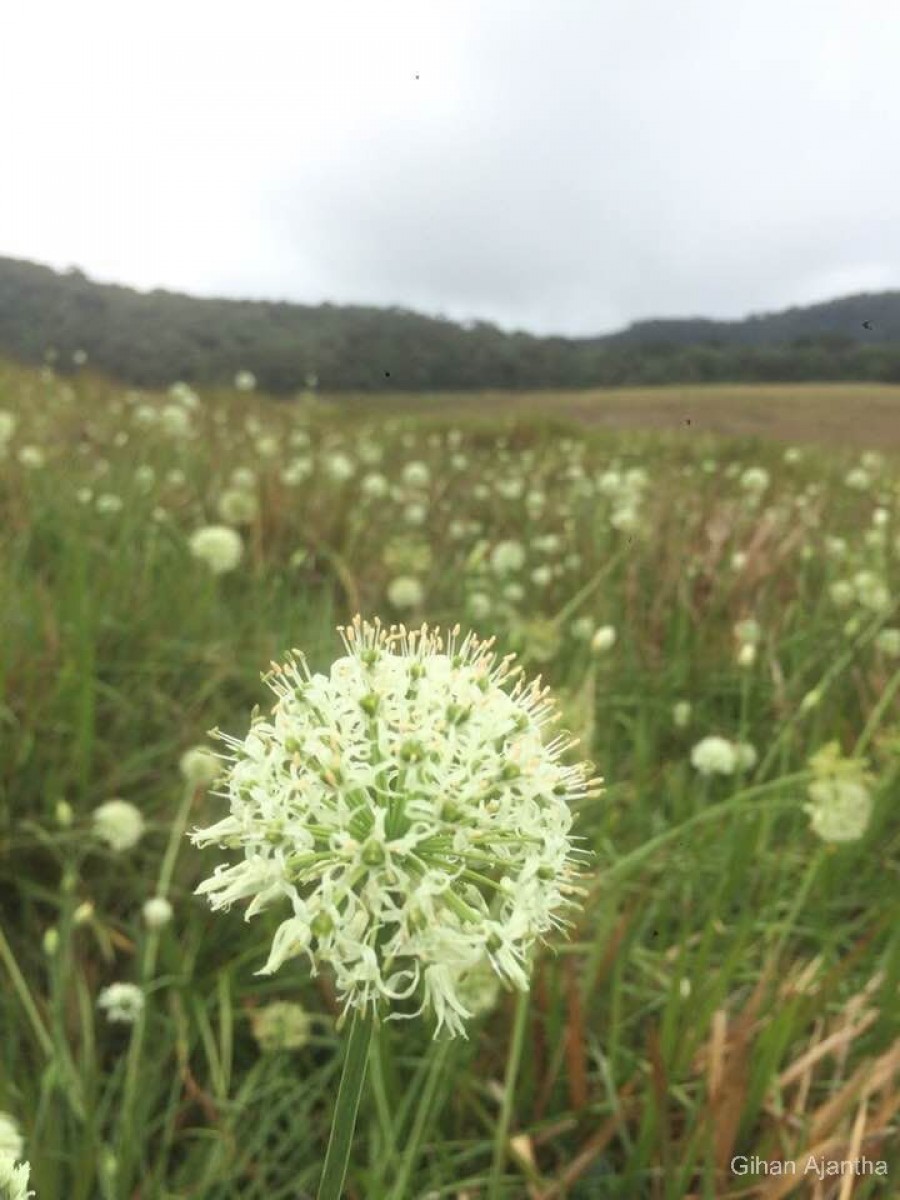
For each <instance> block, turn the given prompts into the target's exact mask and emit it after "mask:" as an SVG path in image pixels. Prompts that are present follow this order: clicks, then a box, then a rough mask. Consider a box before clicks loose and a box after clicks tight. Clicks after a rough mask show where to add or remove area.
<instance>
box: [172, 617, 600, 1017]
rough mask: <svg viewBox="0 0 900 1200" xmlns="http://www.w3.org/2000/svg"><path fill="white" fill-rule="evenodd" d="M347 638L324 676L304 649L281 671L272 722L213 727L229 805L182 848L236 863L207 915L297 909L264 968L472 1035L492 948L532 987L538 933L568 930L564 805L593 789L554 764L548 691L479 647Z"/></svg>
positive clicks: (358, 631) (367, 635)
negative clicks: (481, 968)
mask: <svg viewBox="0 0 900 1200" xmlns="http://www.w3.org/2000/svg"><path fill="white" fill-rule="evenodd" d="M340 632H341V636H342V638H343V641H344V645H345V648H346V654H345V655H344V656H343V657H341V658H339V659H338V660H337V661H336V662H335V663H334V664H333V665H332V667H331V670H330V673H329V674H328V675H321V674H316V675H311V674H310V673H309V671H308V669H307V668H306V666H305V663H304V662H303V659H302V657H301V656H299V655H297V656H295V657H291V658H290V659H289V660H288V662H287V663H286V664H285V665H284V666H277V665H274V666H273V670H272V672H271V674H269V675H268V676H267V677H266V682H267V683H268V684H269V686H270V687H271V689H272V691H273V692H274V693H275V695H276V696H277V703H276V704H275V706H274V708H273V709H272V713H271V716H270V718H269V719H266V718H264V717H262V716H260V715H255V717H254V719H253V721H252V724H251V728H250V731H249V733H248V734H247V736H246V738H244V739H243V740H240V739H237V738H233V737H229V736H226V735H223V734H219V737H220V738H221V740H222V741H224V742H225V744H226V745H227V746H228V747H229V749H230V752H231V753H230V760H231V762H230V767H229V769H228V771H227V774H226V776H225V779H224V791H223V793H222V794H223V796H224V797H225V798H227V799H228V801H229V803H230V813H229V815H228V816H226V817H225V818H224V820H221V821H219V822H218V823H217V824H215V825H213V826H211V827H210V828H208V829H196V830H194V831H193V832H192V833H191V835H190V836H191V840H192V841H193V842H194V844H195V845H197V846H206V845H218V846H223V847H228V848H231V849H236V850H240V851H242V857H241V858H240V860H239V861H238V862H236V863H234V864H233V865H230V866H228V865H224V864H223V865H220V866H218V867H217V868H216V870H215V872H214V873H213V875H212V876H211V877H210V878H209V879H206V880H205V881H204V882H203V883H201V884H200V886H199V888H198V889H197V890H198V892H199V893H201V894H203V895H207V896H208V897H209V900H210V904H211V906H212V907H213V908H214V909H220V908H228V907H229V906H230V905H231V904H232V903H233V902H234V901H236V900H242V899H245V898H250V899H251V903H250V905H249V908H248V909H247V914H246V915H247V917H248V918H249V917H251V916H254V915H255V914H256V913H259V912H260V911H262V910H263V909H265V908H267V907H268V906H270V905H272V904H274V903H275V902H277V901H284V900H287V901H288V902H289V903H290V906H291V909H292V915H291V916H290V917H288V918H287V920H285V921H283V922H282V924H281V925H280V926H279V928H278V929H277V931H276V933H275V936H274V940H273V943H272V946H271V950H270V953H269V956H268V959H267V961H266V963H265V964H264V966H263V967H262V969H261V971H260V972H259V973H260V974H271V973H273V972H274V971H277V970H278V969H279V968H280V967H281V966H282V964H283V963H284V962H285V961H287V960H288V959H290V958H293V957H295V956H297V955H300V954H305V955H307V956H308V958H309V962H310V965H311V968H312V971H313V973H316V972H317V971H318V970H319V968H320V967H321V966H325V965H327V966H329V967H330V968H331V969H332V970H333V971H334V976H335V980H336V984H337V990H338V994H339V996H340V997H341V999H342V1001H343V1004H344V1008H345V1011H346V1010H347V1009H351V1008H352V1009H355V1010H357V1011H361V1012H367V1011H372V1012H374V1011H376V1010H382V1009H384V1008H392V1011H391V1012H390V1013H389V1016H392V1017H401V1016H413V1015H417V1014H418V1013H420V1012H422V1011H423V1009H426V1008H427V1009H430V1010H431V1011H432V1012H433V1013H434V1015H435V1017H436V1019H437V1027H438V1029H440V1028H441V1026H446V1027H447V1029H448V1030H449V1032H450V1033H451V1034H458V1033H464V1032H465V1030H464V1021H465V1020H466V1018H468V1017H470V1016H471V1009H470V1008H468V1007H467V1006H466V1004H465V1001H464V1000H463V998H462V991H461V980H462V978H463V976H464V975H466V974H467V973H469V972H471V971H472V970H473V969H474V968H475V967H476V966H477V965H478V964H479V963H481V962H482V961H483V960H484V958H485V956H487V959H488V960H489V962H490V964H491V966H492V968H493V970H494V971H495V972H496V973H497V975H498V976H499V977H500V979H501V980H504V981H506V982H507V983H508V984H511V985H512V986H514V987H516V988H519V989H523V990H524V989H526V988H527V987H528V979H529V968H530V962H531V954H532V950H533V947H534V945H535V943H536V941H538V940H539V939H541V938H542V937H543V935H545V934H547V933H548V932H549V931H550V930H551V929H553V928H554V927H559V926H562V925H564V924H565V923H566V922H565V921H564V920H563V918H562V917H561V916H560V915H559V911H560V910H562V909H565V908H566V907H570V906H573V905H574V904H575V903H576V901H575V900H574V898H573V897H574V896H575V895H576V894H577V892H578V890H579V889H578V887H577V884H576V880H577V871H576V867H575V858H576V856H577V854H578V851H576V850H575V849H574V848H573V839H572V836H571V833H570V830H571V825H572V812H571V808H570V801H572V800H575V799H579V798H581V797H584V796H587V795H593V794H596V790H597V784H598V782H599V781H597V780H594V779H591V778H589V776H588V769H587V766H586V765H585V764H581V765H578V766H565V765H563V763H562V762H561V761H560V759H561V756H562V754H563V752H564V751H565V750H566V749H567V748H568V747H569V746H570V745H571V743H570V742H569V741H568V740H567V739H565V738H564V737H557V738H555V739H553V740H552V741H549V742H548V743H546V744H545V741H544V738H543V736H542V735H543V732H544V728H545V726H547V724H548V723H549V722H550V720H551V718H553V717H554V714H555V710H554V708H553V705H552V703H551V702H550V701H549V699H548V696H547V692H546V691H545V690H544V689H542V688H541V686H540V681H539V680H538V681H535V682H534V683H531V684H530V685H526V684H525V683H524V682H523V681H522V679H521V678H520V677H519V671H518V669H513V668H512V666H511V662H510V659H509V658H504V659H502V660H501V661H499V662H498V661H497V659H496V656H495V654H494V653H493V652H492V650H491V643H490V642H480V641H479V640H478V639H477V638H476V637H475V636H474V635H472V634H469V635H468V636H467V637H465V638H464V639H463V640H462V641H461V642H458V641H457V638H458V630H454V631H453V632H452V633H451V634H450V636H449V637H448V638H447V639H446V641H445V640H444V639H443V638H442V637H441V636H440V634H439V632H438V631H437V630H429V629H428V628H427V627H426V626H423V627H422V629H421V630H419V631H417V632H407V631H406V630H405V629H404V628H403V627H402V626H401V627H399V628H397V627H391V629H390V630H386V629H384V628H383V627H382V626H381V624H380V623H379V622H377V621H376V622H375V624H374V625H370V624H368V623H363V622H361V621H360V619H359V618H356V620H355V621H354V623H353V624H352V625H351V626H350V627H348V628H345V629H342V630H341V631H340ZM403 1001H409V1005H407V1006H406V1011H399V1010H398V1008H397V1004H398V1002H400V1003H402V1002H403ZM416 1002H417V1003H418V1007H417V1008H415V1011H414V1012H410V1011H408V1009H409V1007H410V1006H411V1005H414V1004H415V1003H416Z"/></svg>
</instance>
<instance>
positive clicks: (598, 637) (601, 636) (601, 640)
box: [591, 625, 616, 654]
mask: <svg viewBox="0 0 900 1200" xmlns="http://www.w3.org/2000/svg"><path fill="white" fill-rule="evenodd" d="M615 644H616V631H615V628H614V627H613V626H612V625H601V626H600V628H599V629H598V630H597V631H596V632H595V633H594V636H593V637H592V638H591V649H592V650H593V652H594V653H595V654H605V653H606V651H607V650H611V649H612V648H613V646H614V645H615Z"/></svg>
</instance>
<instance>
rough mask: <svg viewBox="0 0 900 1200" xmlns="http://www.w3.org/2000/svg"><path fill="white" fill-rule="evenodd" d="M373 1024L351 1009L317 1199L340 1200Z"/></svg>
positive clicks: (372, 1021)
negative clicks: (348, 1030)
mask: <svg viewBox="0 0 900 1200" xmlns="http://www.w3.org/2000/svg"><path fill="white" fill-rule="evenodd" d="M373 1025H374V1018H372V1017H368V1016H360V1015H359V1013H357V1012H356V1011H355V1010H354V1013H353V1018H352V1021H351V1024H350V1036H349V1038H348V1039H347V1052H346V1057H345V1058H344V1069H343V1072H342V1073H341V1085H340V1087H339V1088H338V1096H337V1104H336V1105H335V1110H334V1120H333V1122H332V1125H331V1136H330V1137H329V1139H328V1150H327V1152H326V1155H325V1166H324V1168H323V1170H322V1181H321V1183H320V1184H319V1195H318V1200H340V1196H341V1194H342V1190H343V1186H344V1176H345V1175H346V1174H347V1163H348V1161H349V1159H350V1143H351V1142H352V1141H353V1130H354V1128H355V1127H356V1114H357V1113H358V1111H359V1100H360V1096H361V1095H362V1087H363V1080H364V1079H365V1077H366V1062H367V1060H368V1055H369V1043H370V1042H371V1040H372V1029H373Z"/></svg>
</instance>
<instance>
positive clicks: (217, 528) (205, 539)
mask: <svg viewBox="0 0 900 1200" xmlns="http://www.w3.org/2000/svg"><path fill="white" fill-rule="evenodd" d="M188 546H189V547H190V551H191V554H192V555H193V556H194V558H199V559H200V560H201V562H205V563H206V565H207V566H208V567H209V569H210V570H211V571H212V573H213V574H214V575H224V574H225V572H226V571H233V570H234V568H235V567H236V566H237V565H238V563H239V562H240V561H241V557H242V555H243V553H244V543H243V542H242V541H241V535H240V534H239V533H237V532H236V531H235V530H234V529H229V527H228V526H227V525H204V527H203V528H202V529H198V530H197V531H196V533H192V534H191V537H190V541H189V542H188Z"/></svg>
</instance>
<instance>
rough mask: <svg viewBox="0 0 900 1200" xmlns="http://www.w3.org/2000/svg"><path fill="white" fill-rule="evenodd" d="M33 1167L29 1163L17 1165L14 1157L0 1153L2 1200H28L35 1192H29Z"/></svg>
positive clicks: (0, 1197) (0, 1194)
mask: <svg viewBox="0 0 900 1200" xmlns="http://www.w3.org/2000/svg"><path fill="white" fill-rule="evenodd" d="M30 1174H31V1167H30V1166H29V1164H28V1163H27V1162H23V1163H19V1164H18V1166H17V1165H16V1160H15V1158H14V1157H13V1156H12V1155H9V1154H4V1153H0V1200H28V1198H29V1197H30V1196H33V1195H34V1192H30V1191H28V1177H29V1175H30Z"/></svg>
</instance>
